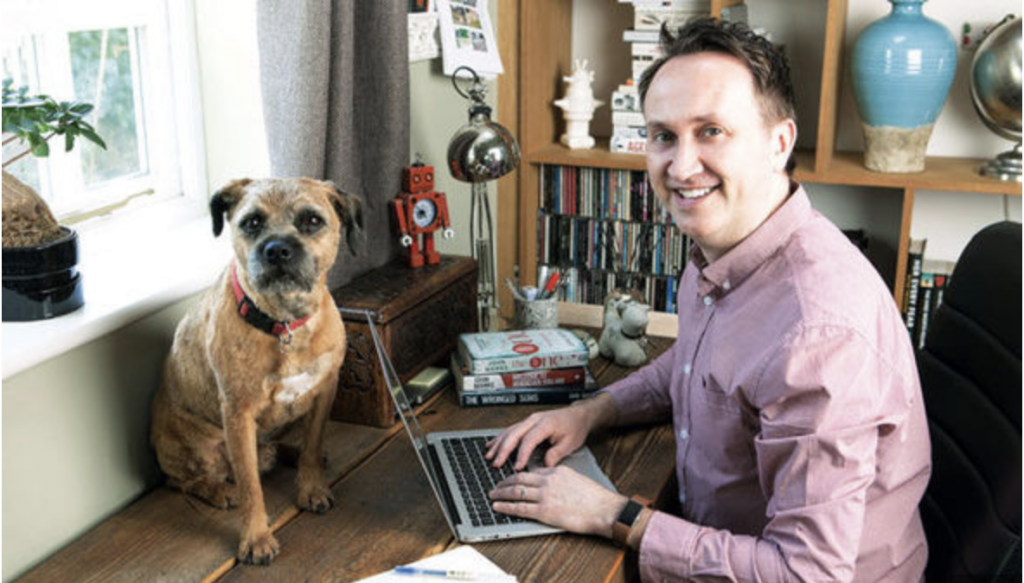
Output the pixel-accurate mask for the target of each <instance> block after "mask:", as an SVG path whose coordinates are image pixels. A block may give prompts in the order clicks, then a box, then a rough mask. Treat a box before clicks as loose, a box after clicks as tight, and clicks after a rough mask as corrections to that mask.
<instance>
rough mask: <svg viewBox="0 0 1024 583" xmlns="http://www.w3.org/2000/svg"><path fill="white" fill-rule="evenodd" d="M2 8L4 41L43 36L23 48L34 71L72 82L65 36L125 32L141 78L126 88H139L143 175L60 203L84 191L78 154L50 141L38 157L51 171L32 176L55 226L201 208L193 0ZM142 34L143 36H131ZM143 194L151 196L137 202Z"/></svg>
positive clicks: (20, 0)
mask: <svg viewBox="0 0 1024 583" xmlns="http://www.w3.org/2000/svg"><path fill="white" fill-rule="evenodd" d="M4 10H5V18H4V21H5V23H4V25H3V29H4V35H5V37H7V38H12V37H18V36H27V35H43V36H45V37H46V38H45V41H44V43H43V47H44V48H43V49H42V50H40V48H39V47H38V46H34V45H35V43H33V42H29V43H27V44H29V45H33V48H32V50H33V52H34V53H35V55H34V57H35V59H36V61H37V62H38V63H39V68H40V69H42V68H43V66H44V64H48V66H63V67H66V70H65V71H64V72H63V73H62V74H59V75H58V76H57V77H58V78H62V79H63V80H64V81H65V82H69V81H70V79H71V78H72V77H71V75H70V72H69V71H70V66H71V64H70V59H69V58H68V55H69V53H68V51H67V47H66V45H67V34H68V33H69V32H73V31H78V30H96V29H109V28H128V29H129V33H130V34H129V39H130V42H131V43H135V44H136V47H138V49H139V50H138V52H137V53H136V54H134V55H133V64H132V66H133V70H135V67H136V66H137V65H140V66H141V68H142V71H141V75H138V74H136V75H133V83H137V87H138V88H139V89H141V91H137V92H135V94H136V104H137V105H138V104H139V102H141V104H142V108H139V107H137V108H136V115H137V117H141V118H143V119H144V120H145V122H144V130H143V131H144V132H145V136H144V137H143V136H141V135H140V137H143V139H140V145H139V147H140V148H144V149H146V150H147V151H148V156H147V158H148V167H149V174H147V175H145V176H139V177H136V178H132V177H130V176H126V177H124V178H119V179H116V180H114V181H111V183H109V184H100V185H97V186H96V187H92V188H86V189H85V190H84V191H85V192H88V193H89V195H88V197H87V198H85V199H84V200H83V201H82V204H77V205H76V204H68V202H67V198H66V197H67V196H69V195H67V194H64V193H67V192H69V191H71V190H74V191H75V193H74V194H75V195H80V194H81V193H82V192H83V190H82V187H84V186H85V185H84V182H83V180H82V178H81V162H80V153H79V148H75V150H73V151H72V152H70V153H65V152H64V147H63V143H60V144H57V143H56V141H59V140H56V141H53V145H52V147H51V154H50V156H49V158H46V159H45V160H46V162H45V163H46V164H50V165H51V168H50V171H49V172H43V171H40V173H39V174H40V181H41V182H42V183H43V185H44V188H51V192H53V193H54V196H53V201H52V202H51V206H53V207H54V212H55V215H56V216H57V218H58V220H60V221H61V222H63V223H65V224H76V223H81V222H83V221H87V220H89V219H91V218H93V217H95V216H99V215H102V216H104V217H106V218H107V219H112V220H116V218H117V217H120V216H122V215H127V214H130V212H128V211H130V209H132V208H136V207H139V206H150V205H152V204H157V203H160V202H165V201H177V202H178V203H179V204H184V205H185V207H188V208H191V209H195V210H201V209H203V208H204V207H205V202H206V167H205V152H204V148H203V144H204V141H203V134H204V132H203V119H202V101H201V96H200V90H199V65H198V50H197V46H196V43H197V39H196V30H195V5H194V0H134V1H125V0H90V2H75V1H74V0H5V9H4ZM41 13H43V14H47V18H45V19H41V18H39V17H38V15H39V14H41ZM112 14H115V15H116V17H112V16H110V15H112ZM51 16H52V17H51ZM135 27H142V28H141V29H136V28H135ZM142 35H144V38H139V37H140V36H142ZM140 41H141V42H140ZM62 45H63V46H62ZM172 48H173V50H172ZM45 53H49V54H45ZM159 72H162V73H159ZM136 73H138V71H137V70H136ZM33 81H36V82H37V81H38V80H33ZM32 89H33V90H35V89H36V87H35V86H33V87H32ZM58 91H59V92H58ZM44 92H50V93H51V94H53V95H54V97H55V98H57V99H61V98H66V97H62V96H64V95H68V96H70V95H73V89H72V88H71V87H60V86H59V87H57V88H53V87H51V88H50V91H44ZM140 109H141V110H140ZM26 160H27V159H26ZM51 181H52V182H51ZM150 193H152V194H153V196H142V195H146V194H150ZM72 196H73V195H72ZM176 206H177V205H176ZM187 214H192V213H187ZM105 222H106V221H105Z"/></svg>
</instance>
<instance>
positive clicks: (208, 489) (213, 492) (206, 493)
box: [183, 481, 238, 510]
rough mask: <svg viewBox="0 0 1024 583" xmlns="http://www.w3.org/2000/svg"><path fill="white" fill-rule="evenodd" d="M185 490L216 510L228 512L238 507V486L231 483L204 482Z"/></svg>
mask: <svg viewBox="0 0 1024 583" xmlns="http://www.w3.org/2000/svg"><path fill="white" fill-rule="evenodd" d="M183 489H184V488H183ZM184 490H185V491H186V492H188V493H189V494H192V495H193V496H195V497H196V498H199V499H200V500H202V501H203V502H206V503H207V504H209V505H210V506H213V507H214V508H219V509H221V510H227V509H229V508H234V507H235V506H238V486H236V485H235V484H232V483H230V482H212V481H202V482H198V483H196V484H192V485H191V486H190V487H189V488H187V489H184Z"/></svg>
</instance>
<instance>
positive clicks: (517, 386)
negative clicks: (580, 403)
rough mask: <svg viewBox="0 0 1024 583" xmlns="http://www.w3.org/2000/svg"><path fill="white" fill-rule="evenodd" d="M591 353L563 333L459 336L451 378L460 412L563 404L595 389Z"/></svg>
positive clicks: (514, 331) (556, 330)
mask: <svg viewBox="0 0 1024 583" xmlns="http://www.w3.org/2000/svg"><path fill="white" fill-rule="evenodd" d="M589 362H590V350H589V349H588V348H587V345H586V344H585V343H584V342H583V340H581V339H580V338H579V337H578V336H576V335H575V334H573V333H572V332H570V331H568V330H565V329H561V328H553V329H539V330H510V331H506V332H477V333H472V334H460V335H459V344H458V349H457V350H456V352H455V354H453V355H452V374H453V375H454V377H455V388H456V390H457V391H458V395H459V404H461V405H462V406H463V407H481V406H488V405H523V404H561V403H570V402H572V401H576V400H579V399H583V398H586V397H588V396H590V395H592V394H593V393H594V391H596V390H597V389H598V386H597V382H596V381H594V378H593V377H592V376H591V375H590V371H589V370H588V369H587V365H588V364H589Z"/></svg>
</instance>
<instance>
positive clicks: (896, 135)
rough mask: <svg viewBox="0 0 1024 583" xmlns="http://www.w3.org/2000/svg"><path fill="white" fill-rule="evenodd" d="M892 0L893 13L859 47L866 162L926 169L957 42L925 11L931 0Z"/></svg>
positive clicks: (856, 80) (879, 167)
mask: <svg viewBox="0 0 1024 583" xmlns="http://www.w3.org/2000/svg"><path fill="white" fill-rule="evenodd" d="M889 1H890V2H891V3H892V12H891V13H890V14H889V15H888V16H886V17H884V18H882V19H881V20H877V21H875V22H874V23H872V24H871V25H869V26H868V27H867V28H865V29H864V30H863V31H862V32H861V33H860V36H859V37H858V38H857V42H856V43H855V44H854V47H853V93H854V97H855V98H856V101H857V108H858V111H859V112H860V117H861V126H862V127H863V129H864V165H865V166H866V167H867V168H868V169H869V170H874V171H876V172H921V171H923V170H924V161H925V153H926V152H927V149H928V140H929V139H930V138H931V135H932V128H933V127H934V125H935V120H936V119H937V118H938V116H939V112H941V111H942V106H943V105H944V104H945V103H946V97H947V96H948V95H949V88H950V85H951V84H952V82H953V75H954V73H955V72H956V41H955V40H954V39H953V35H952V34H951V33H950V32H949V30H947V29H946V27H945V26H943V25H942V24H940V23H938V22H936V21H934V20H932V19H930V18H927V17H926V16H924V14H923V13H922V11H921V4H923V3H924V1H925V0H889Z"/></svg>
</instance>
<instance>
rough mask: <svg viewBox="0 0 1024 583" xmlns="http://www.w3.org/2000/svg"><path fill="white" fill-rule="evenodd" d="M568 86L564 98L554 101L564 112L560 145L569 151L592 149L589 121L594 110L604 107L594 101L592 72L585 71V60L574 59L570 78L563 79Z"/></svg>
mask: <svg viewBox="0 0 1024 583" xmlns="http://www.w3.org/2000/svg"><path fill="white" fill-rule="evenodd" d="M563 79H564V80H565V82H566V83H568V84H569V86H568V88H567V89H566V92H565V97H563V98H562V99H559V100H557V101H555V105H556V106H558V107H560V108H562V110H563V111H564V112H565V113H564V116H565V124H566V125H565V133H564V134H562V144H563V145H564V146H566V147H568V148H569V149H572V150H577V149H585V148H593V147H594V138H593V136H591V135H590V120H591V119H593V118H594V110H595V109H597V108H598V107H600V106H601V105H604V102H603V101H599V100H597V99H594V91H593V89H592V88H591V84H592V83H593V82H594V72H593V71H590V70H588V69H587V60H586V59H582V60H581V59H576V62H575V64H574V65H573V71H572V76H571V77H563Z"/></svg>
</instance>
